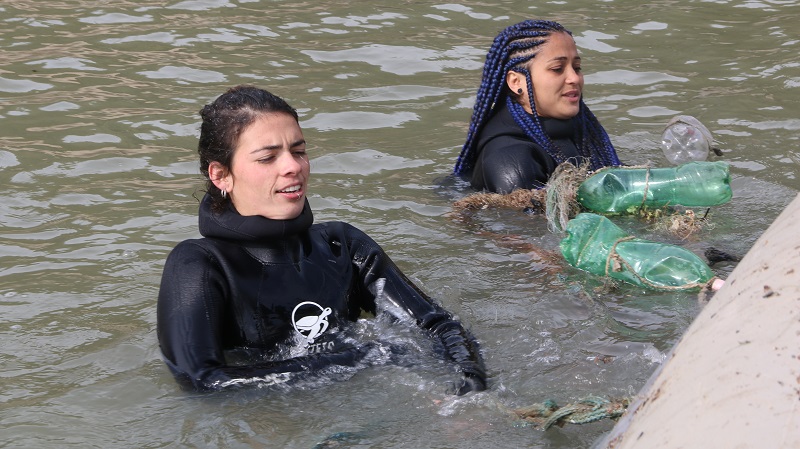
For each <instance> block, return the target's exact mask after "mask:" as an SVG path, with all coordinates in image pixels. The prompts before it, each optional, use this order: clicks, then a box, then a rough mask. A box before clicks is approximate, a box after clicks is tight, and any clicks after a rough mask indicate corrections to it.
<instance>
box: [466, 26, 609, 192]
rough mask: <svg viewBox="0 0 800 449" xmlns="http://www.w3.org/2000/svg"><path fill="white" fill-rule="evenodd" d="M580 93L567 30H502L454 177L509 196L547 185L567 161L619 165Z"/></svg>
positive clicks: (578, 62) (485, 70)
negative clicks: (555, 172)
mask: <svg viewBox="0 0 800 449" xmlns="http://www.w3.org/2000/svg"><path fill="white" fill-rule="evenodd" d="M582 95H583V73H582V72H581V57H580V55H579V54H578V49H577V47H576V45H575V40H574V39H573V38H572V33H571V32H570V31H568V30H567V29H566V28H564V27H563V26H561V25H560V24H558V23H556V22H552V21H546V20H526V21H524V22H521V23H518V24H516V25H512V26H510V27H508V28H506V29H504V30H503V31H502V32H501V33H500V34H499V35H498V36H497V37H496V38H495V39H494V43H493V44H492V47H491V49H490V50H489V53H488V54H487V55H486V63H485V65H484V68H483V78H482V80H481V86H480V88H479V89H478V95H477V99H476V101H475V106H474V109H473V112H472V119H471V121H470V126H469V132H468V134H467V140H466V142H465V143H464V146H463V148H462V149H461V154H460V155H459V157H458V161H457V162H456V166H455V174H456V175H461V176H464V177H466V178H467V179H470V181H471V184H472V186H473V187H474V188H475V189H477V190H486V191H490V192H496V193H510V192H512V191H514V190H516V189H534V188H541V187H544V185H545V183H546V182H547V180H548V177H549V176H550V175H551V174H552V173H553V171H554V170H555V168H556V167H557V166H558V165H559V164H561V163H563V162H567V161H568V162H571V163H573V164H574V165H576V166H579V165H583V164H588V165H589V167H590V169H591V170H597V169H600V168H602V167H606V166H617V165H621V163H620V161H619V158H618V157H617V154H616V151H615V150H614V146H613V145H612V144H611V141H610V140H609V138H608V134H606V131H605V130H604V129H603V127H602V126H601V125H600V123H599V122H598V121H597V118H595V116H594V114H592V112H591V111H590V110H589V108H588V107H587V106H586V104H585V103H584V102H583V96H582Z"/></svg>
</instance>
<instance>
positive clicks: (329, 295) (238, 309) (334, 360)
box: [158, 197, 485, 394]
mask: <svg viewBox="0 0 800 449" xmlns="http://www.w3.org/2000/svg"><path fill="white" fill-rule="evenodd" d="M312 222H313V216H312V213H311V209H310V208H309V205H308V203H306V205H305V208H304V210H303V212H302V213H301V215H300V216H298V217H297V218H295V219H291V220H270V219H267V218H264V217H260V216H251V217H243V216H241V215H239V214H238V213H237V212H236V211H235V209H234V208H233V207H229V208H228V209H227V210H225V211H224V212H223V213H221V214H217V213H212V211H211V207H210V201H209V198H208V197H206V198H204V199H203V201H202V203H201V205H200V233H201V234H202V235H203V236H204V237H205V238H201V239H192V240H186V241H183V242H181V243H179V244H178V245H177V246H176V247H175V249H173V251H172V252H171V253H170V255H169V257H168V258H167V262H166V265H165V267H164V273H163V277H162V280H161V290H160V292H159V296H158V340H159V344H160V346H161V351H162V353H163V354H164V357H165V359H166V362H167V364H168V366H169V367H170V369H171V370H172V372H173V374H174V375H175V378H176V380H177V381H178V382H179V383H180V384H181V385H183V386H185V387H189V388H193V389H196V390H208V389H219V388H224V387H226V386H229V385H236V384H239V383H247V382H248V381H252V380H254V379H266V380H270V379H271V380H279V379H286V378H290V377H291V376H292V375H294V374H298V373H305V374H308V373H314V372H315V371H319V370H321V369H324V368H329V367H334V366H336V365H341V366H354V365H356V364H357V363H358V362H359V361H360V360H361V359H362V358H363V357H364V356H365V355H366V354H367V352H368V351H369V348H370V344H369V343H367V344H360V343H354V342H353V340H352V339H348V338H342V336H343V335H345V334H347V331H346V329H347V328H349V327H352V326H349V325H350V324H351V323H352V322H353V321H355V320H356V319H357V318H358V317H359V316H360V315H361V313H362V311H367V312H371V313H373V314H374V313H376V310H380V309H381V308H384V307H383V306H382V305H384V306H387V307H385V308H387V309H389V308H393V309H397V310H400V311H401V312H400V313H407V314H408V315H410V316H411V317H412V318H413V319H414V320H415V322H416V323H417V325H418V326H419V327H421V328H422V329H425V330H426V331H427V332H428V333H429V334H430V335H431V336H432V337H433V338H435V339H436V340H438V341H439V342H440V343H441V345H442V346H443V350H444V354H445V357H446V358H447V359H448V360H450V361H451V362H453V363H455V365H456V366H457V367H458V368H459V370H460V371H461V372H462V373H463V376H464V383H463V384H462V385H461V386H460V387H459V388H460V391H459V394H463V393H465V392H467V391H469V390H471V389H477V390H482V389H484V388H485V371H484V365H483V360H482V358H481V355H480V353H479V348H478V344H477V342H476V341H475V340H474V338H473V337H472V336H471V335H470V333H469V332H468V331H466V330H465V329H464V327H463V326H462V325H461V324H460V323H459V322H458V321H456V320H454V319H453V317H452V316H451V315H450V314H449V313H448V312H447V311H445V310H444V309H442V308H441V307H440V306H438V305H437V304H435V303H434V302H433V301H432V300H431V299H430V298H428V297H427V296H426V295H425V294H424V293H422V292H421V291H420V290H418V289H417V287H416V286H414V284H413V283H412V282H411V281H409V280H408V279H407V278H406V277H405V276H404V275H403V273H402V272H401V271H400V270H399V269H398V268H397V266H396V265H395V264H394V263H393V262H392V261H391V260H390V259H389V257H388V256H387V255H386V254H385V253H384V251H383V250H382V249H381V248H380V246H378V244H377V243H375V242H374V241H373V240H372V239H371V238H369V237H368V236H367V235H366V234H364V233H363V232H361V231H359V230H358V229H356V228H354V227H353V226H351V225H348V224H346V223H341V222H328V223H323V224H316V225H312ZM383 301H387V302H385V303H384V302H383ZM292 348H293V349H292ZM290 349H291V350H290ZM298 350H299V351H301V352H300V353H301V354H302V355H298ZM236 354H238V356H237V357H235V358H238V359H244V362H242V361H241V360H240V361H239V362H237V363H233V362H231V359H232V358H234V357H232V355H236ZM241 354H245V357H241Z"/></svg>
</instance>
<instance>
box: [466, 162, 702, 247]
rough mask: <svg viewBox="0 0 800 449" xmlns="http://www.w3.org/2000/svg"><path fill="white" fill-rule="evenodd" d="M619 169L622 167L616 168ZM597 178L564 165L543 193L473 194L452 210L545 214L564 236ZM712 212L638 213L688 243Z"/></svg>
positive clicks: (668, 209) (554, 229) (661, 210)
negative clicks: (584, 188)
mask: <svg viewBox="0 0 800 449" xmlns="http://www.w3.org/2000/svg"><path fill="white" fill-rule="evenodd" d="M620 168H623V167H616V169H620ZM624 168H631V169H635V168H643V167H641V166H636V167H624ZM594 174H595V173H590V172H589V169H588V165H584V166H581V167H576V166H575V165H573V164H571V163H569V162H565V163H563V164H561V165H559V166H558V167H557V168H556V170H555V171H554V172H553V174H552V175H551V176H550V179H549V180H548V181H547V184H545V186H544V187H543V188H541V189H517V190H514V191H513V192H511V193H508V194H500V193H486V192H479V193H474V194H471V195H468V196H466V197H464V198H462V199H460V200H458V201H455V202H454V203H453V209H454V210H455V211H457V212H462V213H464V212H468V211H476V210H482V209H488V208H500V209H516V210H526V211H530V212H533V213H538V214H544V216H545V217H546V219H547V227H548V229H550V231H551V232H554V233H563V232H564V230H565V229H566V227H567V223H568V222H569V220H570V219H572V218H574V217H575V216H576V215H577V214H578V213H579V212H581V210H582V207H581V204H580V202H578V199H577V193H578V188H579V187H580V185H581V183H583V182H584V181H586V180H587V179H588V178H589V177H590V176H592V175H594ZM709 210H710V209H708V210H706V212H705V214H704V215H703V216H698V214H696V213H695V212H694V211H693V210H691V209H686V210H679V209H675V208H672V207H668V206H666V207H663V208H647V207H642V208H640V209H639V210H638V211H637V212H636V213H637V215H638V216H639V217H640V218H642V219H643V220H645V221H646V222H648V223H651V224H652V226H653V228H654V229H655V230H658V231H661V232H666V233H669V234H672V235H674V236H677V237H679V238H681V239H686V238H688V237H689V236H691V235H692V234H694V233H695V232H697V231H699V230H701V229H703V228H707V227H710V222H709V221H708V220H707V219H706V218H707V216H708V212H709Z"/></svg>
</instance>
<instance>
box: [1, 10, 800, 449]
mask: <svg viewBox="0 0 800 449" xmlns="http://www.w3.org/2000/svg"><path fill="white" fill-rule="evenodd" d="M531 17H541V18H550V19H555V20H558V21H560V22H562V23H563V24H564V25H565V26H566V27H567V28H569V29H571V30H572V31H573V33H574V35H575V38H576V41H577V43H578V46H579V50H580V51H581V53H582V56H583V67H584V71H585V73H586V75H587V76H586V84H587V86H586V89H585V96H586V101H587V103H588V104H589V105H590V106H591V108H592V109H593V111H594V112H595V114H596V115H597V116H598V117H599V118H600V120H601V121H602V123H603V124H604V125H605V127H606V129H607V130H608V132H609V134H610V135H611V138H612V141H613V142H614V143H615V145H616V146H617V150H618V153H619V155H620V157H621V159H622V160H623V161H625V162H627V163H630V164H646V163H651V164H654V165H662V166H663V165H665V164H666V160H665V159H664V157H663V155H662V154H661V152H660V149H659V147H658V141H659V137H660V133H661V130H662V128H663V126H664V124H666V122H667V121H668V120H669V118H671V117H672V116H673V115H678V114H688V115H693V116H695V117H697V118H698V119H700V120H701V121H702V122H703V123H704V124H705V125H706V126H707V127H708V128H709V129H710V130H711V132H712V133H713V134H714V136H715V138H716V140H717V144H718V146H719V147H720V149H721V150H722V151H723V156H722V157H721V158H719V159H720V160H726V161H728V162H730V164H731V173H732V177H733V182H732V184H733V189H734V198H733V200H732V201H731V202H730V203H729V204H726V205H724V206H720V207H717V208H714V209H713V210H712V211H711V215H710V217H711V219H712V222H713V224H714V227H713V228H710V229H707V230H704V231H703V232H702V233H700V234H698V235H695V236H692V237H691V238H689V239H687V240H678V239H674V238H672V237H670V236H667V235H664V234H663V233H660V232H658V231H656V230H654V229H651V228H649V227H648V226H647V225H646V224H644V223H642V222H639V221H637V220H635V219H628V218H620V219H619V220H618V224H620V225H621V226H624V227H626V228H627V229H629V230H631V232H634V233H636V234H637V235H639V236H642V237H645V238H652V239H656V240H662V241H669V242H671V243H676V244H680V245H682V246H684V247H686V248H689V249H691V250H693V251H696V252H697V253H698V254H702V252H703V251H704V250H705V249H706V248H708V247H709V246H715V247H718V248H721V249H724V250H727V251H729V252H732V253H734V254H744V253H745V252H746V251H747V250H748V248H749V247H750V246H751V245H752V244H753V242H754V241H755V240H756V239H757V238H758V236H759V235H760V234H761V233H762V232H763V231H764V230H765V229H766V228H767V226H769V224H770V223H771V222H772V220H773V219H774V218H775V217H776V216H777V215H778V214H779V213H780V211H781V210H782V208H783V207H784V206H785V205H786V204H788V202H789V201H791V200H792V199H793V198H794V196H795V195H796V194H797V192H798V190H800V180H798V178H797V175H796V173H797V167H798V162H800V152H799V151H798V130H799V129H800V117H798V115H797V112H796V111H797V109H796V106H795V104H796V102H797V99H798V98H800V96H798V89H800V59H799V58H798V57H797V54H798V49H799V48H798V47H800V40H798V38H797V36H796V32H795V29H796V25H795V24H796V23H797V20H798V19H800V3H798V2H797V1H791V0H787V1H738V0H737V1H723V0H720V1H691V0H678V1H673V2H660V3H655V4H654V3H649V4H642V3H639V2H628V1H621V0H616V1H603V2H594V1H591V2H590V1H584V0H575V1H572V0H568V1H553V2H545V3H531V2H523V1H508V2H501V3H500V4H496V5H489V4H486V3H484V2H474V1H467V2H460V3H459V4H453V3H436V2H428V1H423V2H349V3H348V2H330V1H315V2H282V1H254V0H251V1H244V0H240V1H227V0H187V1H172V2H163V1H139V2H128V1H121V0H120V1H111V2H101V3H100V2H89V1H80V0H72V1H61V2H40V1H32V0H28V1H22V0H17V1H14V2H5V3H3V4H2V5H0V21H2V25H3V26H2V27H0V62H1V63H2V65H1V66H0V67H2V68H0V181H2V183H3V185H4V186H5V190H4V195H3V198H4V199H3V201H0V317H2V318H0V339H2V341H3V343H2V345H0V348H1V349H0V366H1V367H2V368H0V387H2V388H0V403H1V404H2V409H3V412H2V415H0V425H1V426H2V428H3V440H4V443H3V446H4V447H42V448H46V447H53V448H55V447H58V448H62V447H81V448H84V447H104V448H105V447H110V446H113V447H136V448H144V447H258V448H261V447H264V448H271V447H287V448H310V447H313V446H314V445H315V444H317V443H319V442H320V441H322V440H323V439H325V438H326V437H328V436H330V435H335V434H337V433H338V432H353V433H352V434H342V435H345V436H346V435H349V436H350V438H351V439H350V440H348V442H347V444H349V445H350V446H351V447H463V448H469V447H475V448H485V447H529V448H540V447H541V448H544V447H547V448H574V447H589V446H591V444H592V442H594V441H595V440H596V439H597V438H598V437H600V436H602V435H603V434H604V432H606V431H608V430H609V429H610V428H611V426H612V423H611V422H608V421H602V422H598V423H593V424H589V425H584V426H567V427H564V428H556V429H552V430H550V431H547V432H540V431H537V430H535V429H533V428H531V427H529V426H525V425H524V424H522V423H520V422H519V421H518V420H515V419H514V418H513V417H512V416H510V415H509V413H508V410H509V409H510V408H513V407H519V406H525V405H530V404H533V403H537V402H542V401H544V400H545V399H555V400H556V401H558V402H559V403H563V404H566V403H568V402H570V401H574V400H577V399H579V398H581V397H584V396H586V395H589V394H598V395H603V396H611V397H622V396H630V395H633V394H635V393H636V392H637V391H638V390H639V388H640V387H641V386H642V385H643V384H644V382H645V381H646V379H647V378H648V377H649V375H650V374H651V373H652V372H653V370H654V369H655V368H656V367H657V366H658V364H659V363H661V361H662V360H663V357H664V354H665V352H666V351H668V350H669V348H670V347H671V346H672V345H673V344H674V343H675V342H676V341H677V339H678V338H679V337H680V335H681V334H682V332H683V331H684V330H685V329H686V327H687V326H688V325H689V323H690V322H691V321H692V319H693V318H694V317H695V316H696V314H697V313H698V311H699V310H700V309H701V307H702V302H700V301H698V298H697V296H696V295H695V294H692V293H654V292H651V291H645V290H641V289H638V288H634V287H625V286H623V287H622V288H620V289H617V290H611V291H607V290H604V289H601V288H598V287H602V285H603V282H602V280H600V279H597V278H594V277H592V276H590V275H587V274H585V273H581V272H578V271H576V270H574V269H571V268H569V267H567V266H566V265H565V264H564V263H563V262H559V261H558V258H557V257H555V258H553V257H551V256H552V255H553V253H554V252H555V251H556V250H557V245H558V241H559V238H560V237H559V236H557V235H555V234H552V233H550V232H549V231H548V230H547V226H546V224H545V223H544V220H543V219H542V218H541V217H537V216H529V215H525V214H523V213H521V212H519V211H513V210H495V209H489V210H484V211H481V212H479V213H477V214H475V215H473V216H471V217H468V218H464V217H459V216H454V215H453V214H452V213H451V212H452V208H451V203H452V201H453V200H455V199H458V198H461V197H463V196H464V195H465V194H467V193H468V191H467V190H465V189H464V186H463V184H460V183H458V182H456V181H454V180H452V179H450V178H448V175H449V173H450V172H451V170H452V167H453V164H454V163H455V159H456V157H457V155H458V153H459V150H460V145H461V144H462V143H463V139H464V137H465V133H466V128H467V124H468V120H469V115H470V112H471V104H472V99H473V96H474V94H475V91H476V89H477V86H478V83H479V80H480V71H481V67H482V63H483V59H484V57H485V52H486V50H487V49H488V47H489V45H490V44H491V40H492V38H493V37H494V35H495V34H496V33H497V32H498V31H499V30H500V29H502V28H503V27H504V26H506V25H509V24H511V23H515V22H517V21H520V20H523V19H526V18H531ZM240 83H250V84H255V85H258V86H260V87H264V88H267V89H269V90H271V91H273V92H274V93H276V94H278V95H281V96H283V97H285V98H286V99H287V100H288V101H289V102H290V103H291V104H292V105H293V106H295V107H296V108H298V110H299V112H300V114H301V121H302V125H303V127H304V131H305V135H306V138H307V140H308V141H309V142H310V154H311V159H312V162H311V166H312V185H311V195H310V202H311V204H312V207H313V209H314V211H315V217H316V220H317V221H324V220H332V219H339V220H344V221H348V222H350V223H353V224H354V225H356V226H358V227H360V228H361V229H363V230H365V231H367V232H368V233H369V234H370V235H372V236H373V238H375V239H376V240H377V241H379V242H380V243H381V244H382V245H383V246H384V248H385V249H386V250H387V251H388V252H389V253H390V254H391V255H392V257H393V258H394V259H395V261H396V262H397V263H398V264H399V265H400V266H401V267H402V269H403V270H404V271H405V272H406V274H408V275H409V276H410V277H411V278H413V279H414V280H415V281H416V282H417V283H418V284H419V285H420V287H422V288H423V289H424V290H426V291H427V292H429V293H430V294H431V295H432V296H434V297H435V298H436V299H437V300H439V301H440V302H441V303H442V304H443V305H444V306H445V307H446V308H447V309H449V310H451V311H453V312H454V313H456V314H458V316H459V317H460V318H461V319H462V320H463V321H464V322H465V323H466V324H467V325H468V327H470V328H471V329H472V331H473V332H474V333H475V334H476V335H477V336H478V338H479V339H480V341H481V342H482V345H483V350H484V353H485V357H486V362H487V365H488V368H489V372H490V375H491V379H490V382H491V388H490V390H489V391H487V392H485V393H481V394H472V395H468V396H466V397H462V398H453V397H451V396H449V395H448V394H447V391H446V390H447V385H448V383H449V382H451V381H452V378H451V376H450V375H449V374H448V373H447V371H446V370H445V369H443V367H442V366H441V365H440V364H438V363H437V361H436V360H435V359H426V358H422V359H421V360H420V363H419V364H418V365H417V366H416V367H412V368H409V367H399V366H388V367H376V368H374V369H373V368H370V369H367V370H363V371H360V372H359V373H357V374H356V375H355V376H353V377H352V378H351V379H349V380H348V381H346V382H336V383H330V382H310V383H307V384H305V385H302V386H300V388H295V389H290V390H286V389H269V388H250V389H244V390H240V391H235V392H226V393H220V394H211V395H193V394H187V393H184V392H182V391H180V390H179V389H178V388H177V385H176V384H175V383H174V381H173V380H172V377H171V376H170V374H169V373H168V371H167V370H166V368H165V366H164V364H163V362H162V361H161V358H160V353H159V350H158V346H157V342H156V335H155V298H156V295H157V291H158V284H159V281H160V278H161V268H162V266H163V261H164V259H165V257H166V255H167V254H168V252H169V250H170V249H171V248H172V247H173V246H174V245H175V244H176V243H177V242H178V241H180V240H182V239H185V238H190V237H195V236H197V229H196V212H197V200H196V197H197V196H198V195H199V193H198V192H199V189H200V188H201V179H200V176H199V174H198V168H197V163H196V156H195V148H196V138H197V131H198V115H197V111H198V110H199V109H200V107H201V106H202V105H204V104H206V103H207V102H209V101H210V100H212V99H213V98H214V97H216V96H217V95H219V94H220V93H222V92H223V91H224V90H225V89H226V88H228V87H230V86H233V85H236V84H240ZM556 256H557V253H556ZM714 269H715V271H716V273H717V274H718V275H720V276H722V277H725V276H727V275H728V274H729V273H730V271H731V270H732V269H733V266H732V265H730V264H728V265H725V264H723V265H719V266H715V267H714ZM385 331H387V332H388V331H390V330H385ZM409 338H410V337H409ZM608 356H610V357H608Z"/></svg>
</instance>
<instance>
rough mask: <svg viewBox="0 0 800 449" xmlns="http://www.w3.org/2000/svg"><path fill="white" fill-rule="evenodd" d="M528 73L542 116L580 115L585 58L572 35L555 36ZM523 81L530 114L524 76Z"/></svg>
mask: <svg viewBox="0 0 800 449" xmlns="http://www.w3.org/2000/svg"><path fill="white" fill-rule="evenodd" d="M528 70H529V71H530V74H531V82H532V83H533V100H534V106H535V107H536V113H537V114H538V115H539V116H540V117H544V118H548V117H549V118H557V119H568V118H572V117H575V116H576V115H578V110H579V109H580V100H581V94H582V92H583V73H582V72H581V57H580V56H579V55H578V48H577V47H576V46H575V40H573V39H572V36H570V35H569V34H567V33H563V32H558V33H553V34H551V35H550V37H549V38H548V40H547V42H545V43H543V44H542V45H541V47H540V49H539V52H538V53H536V57H534V58H533V59H532V60H531V62H530V64H529V66H528ZM515 73H516V72H515ZM519 75H521V74H519ZM522 79H523V81H522V83H521V85H520V86H519V87H521V88H522V89H523V98H522V100H523V107H525V109H526V110H527V111H528V112H529V113H530V112H531V111H530V103H529V101H528V98H529V96H528V92H527V90H528V89H527V86H525V82H524V76H522ZM509 87H511V85H510V84H509ZM512 90H514V88H513V87H512ZM514 91H515V92H516V90H514Z"/></svg>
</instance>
